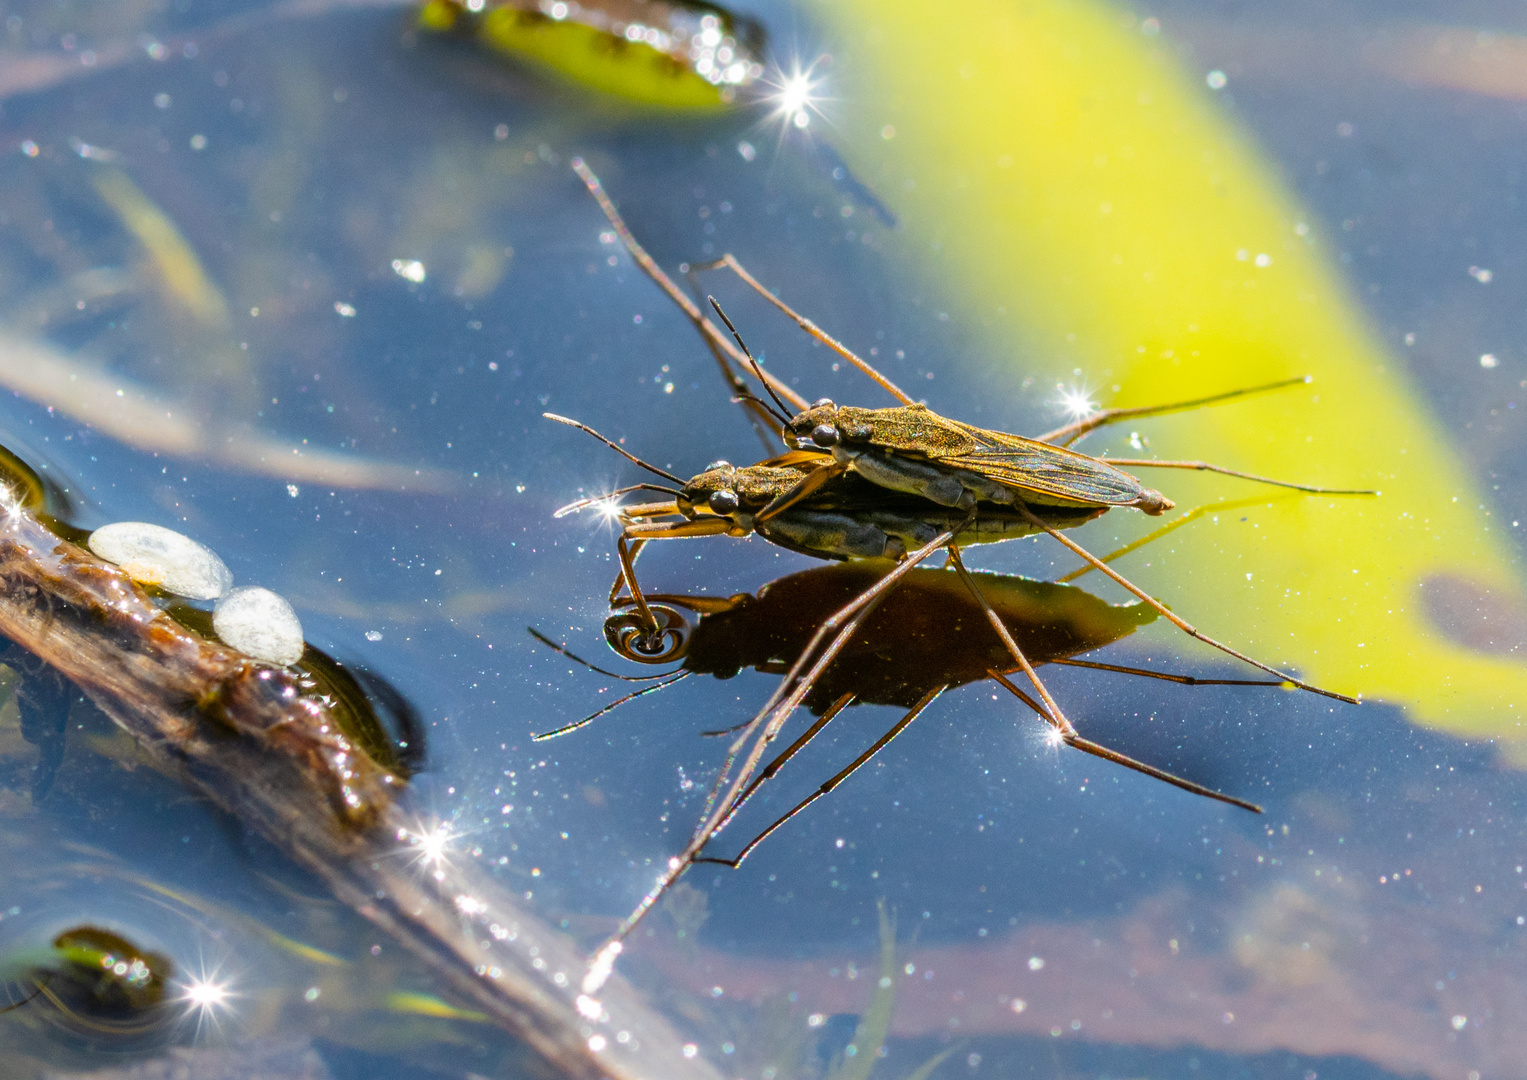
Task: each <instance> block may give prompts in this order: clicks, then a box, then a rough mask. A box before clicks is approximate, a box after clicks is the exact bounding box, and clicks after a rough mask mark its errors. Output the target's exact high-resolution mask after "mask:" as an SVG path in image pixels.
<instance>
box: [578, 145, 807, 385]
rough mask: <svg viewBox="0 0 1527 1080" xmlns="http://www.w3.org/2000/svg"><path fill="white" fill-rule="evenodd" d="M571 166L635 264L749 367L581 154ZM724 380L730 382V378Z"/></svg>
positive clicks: (769, 378)
mask: <svg viewBox="0 0 1527 1080" xmlns="http://www.w3.org/2000/svg"><path fill="white" fill-rule="evenodd" d="M572 166H573V171H574V172H576V173H577V174H578V178H579V179H580V180H582V181H583V183H584V185H585V186H586V187H587V188H588V189H589V194H591V195H593V196H594V201H595V202H597V203H598V204H599V209H601V210H603V211H604V216H605V217H606V218H608V219H609V222H610V224H611V225H612V226H613V227H614V229H615V235H616V236H618V237H620V240H621V243H623V244H624V245H625V246H626V251H628V252H629V253H630V255H631V258H632V259H633V260H634V261H635V262H636V265H637V266H639V267H641V268H642V270H643V271H644V272H645V273H646V275H647V276H648V277H650V278H651V279H652V280H653V281H654V282H656V284H657V286H658V288H660V289H662V290H663V291H664V292H665V293H667V294H668V298H669V299H670V300H672V301H673V302H674V303H675V304H677V305H678V306H679V310H680V311H682V312H683V313H684V314H685V315H687V316H689V321H690V322H692V323H694V324H695V329H697V330H699V331H700V336H701V337H703V338H705V340H706V341H707V342H708V343H710V345H711V346H712V348H713V349H717V350H719V351H720V352H722V353H724V354H725V355H726V356H728V357H730V358H731V360H732V362H733V363H735V364H737V365H738V366H739V367H741V368H744V369H750V365H748V363H747V362H746V361H745V359H744V358H743V356H742V355H741V354H740V353H738V352H737V349H736V346H734V345H733V344H732V343H731V341H729V340H728V339H727V337H726V335H725V334H723V333H722V332H721V330H720V328H719V327H717V326H716V324H715V323H713V322H711V321H710V320H709V319H707V318H706V317H705V316H704V314H702V313H701V311H700V309H699V308H698V307H696V306H695V303H694V301H692V300H691V299H690V298H689V297H687V296H685V295H684V291H683V290H682V289H680V288H679V287H678V286H677V285H675V284H674V282H673V279H672V278H670V277H669V276H668V275H667V274H666V273H665V272H664V271H663V268H662V267H661V266H659V265H658V264H657V261H656V260H655V259H653V258H652V256H651V255H648V254H647V251H646V249H645V248H643V247H642V246H641V244H640V243H638V242H637V239H636V237H635V236H633V235H632V234H631V230H630V229H629V228H627V227H626V223H625V222H624V221H623V220H622V219H621V216H620V211H618V210H616V209H615V204H614V203H613V202H611V201H610V197H609V196H608V195H607V194H605V190H604V185H603V184H601V183H600V182H599V177H597V176H595V175H594V171H593V170H592V169H590V168H589V167H588V166H587V165H586V164H584V161H583V159H582V158H574V159H573V161H572ZM755 374H757V375H758V376H759V377H760V378H761V379H762V381H763V383H764V385H766V386H767V387H768V388H769V389H770V390H772V391H773V392H774V393H776V394H778V395H779V396H780V397H782V398H784V399H785V400H786V401H788V402H790V403H791V404H792V405H794V406H795V408H796V409H797V410H800V409H804V408H806V399H805V398H803V397H801V396H800V395H799V394H797V393H796V392H795V391H794V390H792V389H790V387H788V386H786V385H785V384H784V383H783V382H781V381H780V380H779V379H776V378H775V377H774V376H773V375H770V374H769V373H768V372H766V371H763V370H762V369H759V370H757V371H756V372H755ZM727 381H728V382H729V383H730V382H731V380H730V378H728V380H727Z"/></svg>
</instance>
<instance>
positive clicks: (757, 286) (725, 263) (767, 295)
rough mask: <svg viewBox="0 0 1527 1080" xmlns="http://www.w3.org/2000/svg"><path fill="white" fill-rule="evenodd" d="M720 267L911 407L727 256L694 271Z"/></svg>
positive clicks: (862, 363) (847, 350) (905, 398)
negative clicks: (734, 275)
mask: <svg viewBox="0 0 1527 1080" xmlns="http://www.w3.org/2000/svg"><path fill="white" fill-rule="evenodd" d="M722 267H725V268H726V269H728V270H730V271H732V273H734V274H736V275H737V276H738V277H740V278H741V279H742V280H743V281H744V282H746V283H747V284H748V286H750V287H751V288H752V289H753V290H754V291H755V292H757V293H758V294H759V295H760V296H762V297H763V298H764V299H765V300H767V301H769V303H771V304H773V305H774V306H775V307H777V308H779V310H780V311H783V312H784V313H785V314H786V315H788V316H789V317H790V318H792V319H794V320H795V324H796V325H797V326H799V327H800V328H801V329H802V330H804V331H806V333H808V334H810V335H811V336H812V337H814V338H816V339H817V340H818V341H820V342H821V343H822V344H823V345H826V346H827V347H828V348H829V349H831V350H832V351H833V352H835V353H837V354H838V355H839V356H841V357H843V359H845V360H847V361H848V362H849V363H850V364H853V365H854V367H856V368H858V369H859V370H860V371H862V372H863V373H864V374H865V375H867V376H869V377H870V378H871V379H872V380H874V382H875V383H876V385H878V386H879V387H880V388H881V389H883V390H885V392H886V393H888V394H890V395H891V396H892V397H894V398H895V399H896V400H897V401H899V402H901V403H902V404H903V405H911V404H912V399H911V398H909V397H908V396H907V395H906V394H905V393H904V392H903V391H902V390H901V388H900V387H898V386H897V385H896V384H895V383H893V382H892V381H891V380H890V379H888V378H886V377H885V376H884V375H882V374H880V372H879V371H877V370H876V369H875V368H874V366H873V365H871V364H870V363H869V361H867V360H862V359H860V358H859V357H858V356H857V355H856V354H855V353H854V352H853V350H852V349H850V348H849V347H848V346H847V345H844V344H843V343H842V342H841V341H839V340H838V339H837V338H835V337H833V336H832V335H831V334H829V333H828V332H827V331H825V330H823V329H822V328H821V327H820V326H818V325H817V324H816V323H814V322H812V321H811V320H810V319H808V318H806V316H804V315H802V314H800V312H798V311H796V310H795V309H793V308H792V307H790V305H789V304H787V303H785V302H784V301H783V300H781V299H780V298H779V297H778V296H775V295H774V294H773V293H772V292H770V291H769V290H768V289H766V288H764V285H763V283H762V282H761V281H759V280H758V279H757V278H755V277H754V276H753V275H752V274H750V273H748V272H747V270H745V269H743V266H742V264H741V263H740V262H738V261H737V260H736V259H735V258H733V257H732V256H731V254H730V253H728V254H726V255H723V256H721V258H719V259H716V260H715V261H714V262H708V263H697V264H696V265H695V266H694V269H695V270H697V271H698V270H716V269H720V268H722Z"/></svg>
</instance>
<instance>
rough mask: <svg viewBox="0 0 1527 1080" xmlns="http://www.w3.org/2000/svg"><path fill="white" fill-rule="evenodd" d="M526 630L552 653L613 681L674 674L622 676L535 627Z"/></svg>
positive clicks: (665, 676)
mask: <svg viewBox="0 0 1527 1080" xmlns="http://www.w3.org/2000/svg"><path fill="white" fill-rule="evenodd" d="M525 630H526V631H527V632H528V633H529V634H530V636H531V637H533V638H535V639H536V640H537V641H539V642H540V643H541V644H542V645H545V646H546V647H547V648H548V649H550V650H551V651H552V652H558V653H561V654H562V655H563V656H565V657H567V658H568V659H569V660H571V661H573V663H575V664H582V665H583V666H584V667H586V668H588V669H589V670H590V671H596V672H598V673H599V674H601V675H606V676H608V677H609V678H612V679H620V680H621V681H622V682H656V681H657V680H658V679H666V678H668V676H670V675H672V674H673V672H671V671H660V672H658V673H657V674H656V675H622V674H620V672H618V671H606V670H605V669H604V668H602V667H600V666H599V665H598V664H592V663H590V662H589V661H587V660H585V659H584V658H583V657H581V656H579V655H578V654H577V653H575V652H573V651H572V650H571V649H569V648H568V647H567V646H566V645H558V644H557V643H556V642H555V641H553V640H552V639H551V638H549V637H547V636H546V635H545V634H543V633H541V631H539V630H537V629H536V628H535V627H533V626H527V627H525Z"/></svg>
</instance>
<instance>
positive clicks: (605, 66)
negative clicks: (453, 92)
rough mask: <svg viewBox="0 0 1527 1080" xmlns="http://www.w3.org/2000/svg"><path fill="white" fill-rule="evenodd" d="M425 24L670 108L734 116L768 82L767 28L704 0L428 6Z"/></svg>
mask: <svg viewBox="0 0 1527 1080" xmlns="http://www.w3.org/2000/svg"><path fill="white" fill-rule="evenodd" d="M419 25H420V26H422V27H424V28H426V29H429V30H435V31H460V32H464V33H466V34H468V35H470V36H472V37H475V38H476V39H477V40H479V41H481V42H482V43H483V44H484V45H485V46H487V47H488V48H490V49H494V50H497V51H499V52H502V53H506V54H508V55H511V56H515V57H518V58H521V59H524V60H527V61H529V62H531V63H533V64H535V65H537V66H539V67H542V68H544V69H547V70H549V71H554V72H556V73H557V74H559V75H561V76H563V77H564V78H567V79H569V80H571V81H573V82H576V83H579V84H582V85H584V86H587V87H589V88H591V89H594V90H599V91H602V92H604V93H606V94H609V95H611V96H613V97H617V98H624V99H626V100H628V101H633V102H639V103H641V104H643V105H650V106H657V107H662V108H668V109H682V110H713V109H721V108H725V107H727V106H729V105H731V104H732V103H733V102H734V101H735V100H736V98H737V92H738V91H739V90H745V89H747V88H748V87H750V86H752V85H753V84H754V82H756V81H757V80H758V78H759V76H760V75H762V74H763V63H762V60H761V57H762V53H763V48H764V36H763V28H762V27H761V26H760V25H759V24H758V23H756V22H754V21H752V20H750V19H743V18H738V17H736V16H734V15H732V14H731V13H730V12H728V11H726V10H725V9H724V8H721V7H717V6H715V5H713V4H709V3H704V2H700V0H489V2H487V3H484V2H483V0H428V2H426V3H425V4H424V6H423V7H422V8H421V9H420V12H419Z"/></svg>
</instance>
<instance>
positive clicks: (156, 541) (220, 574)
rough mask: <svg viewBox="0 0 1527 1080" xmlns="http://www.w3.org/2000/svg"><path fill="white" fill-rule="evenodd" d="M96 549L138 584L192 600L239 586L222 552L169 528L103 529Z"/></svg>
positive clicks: (118, 525) (130, 525) (136, 524)
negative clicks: (224, 561)
mask: <svg viewBox="0 0 1527 1080" xmlns="http://www.w3.org/2000/svg"><path fill="white" fill-rule="evenodd" d="M90 550H91V551H93V552H95V553H96V554H97V555H99V556H100V557H101V558H103V559H105V560H106V561H107V562H109V563H115V564H116V565H117V566H120V567H121V568H122V569H123V570H125V571H127V573H128V574H129V575H130V576H131V577H132V579H133V580H134V581H137V582H141V583H142V584H145V585H155V586H158V587H159V588H161V589H163V590H164V591H165V592H168V593H174V594H175V595H176V596H184V597H186V598H188V599H190V600H216V599H217V598H218V597H220V596H222V595H223V594H224V593H226V592H227V591H228V589H229V587H230V586H231V585H232V584H233V573H232V571H230V570H229V569H228V567H227V566H225V565H224V564H223V560H222V559H219V558H218V557H217V554H216V552H214V551H213V550H212V549H211V548H209V547H206V546H205V545H203V544H198V543H197V542H196V541H195V540H192V539H191V538H190V537H189V536H183V535H181V534H180V533H178V532H176V531H175V530H174V529H166V528H165V527H164V526H163V525H151V524H149V523H148V522H145V521H118V522H114V523H112V524H110V525H103V526H101V527H100V528H99V529H97V530H96V531H95V532H93V533H91V534H90ZM284 602H285V601H283V603H284ZM295 618H296V616H295V615H294V616H293V619H295ZM224 640H225V641H226V640H227V639H226V638H224ZM230 644H232V643H231V642H230ZM246 651H247V650H246ZM250 655H251V656H253V655H255V654H254V653H250Z"/></svg>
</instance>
